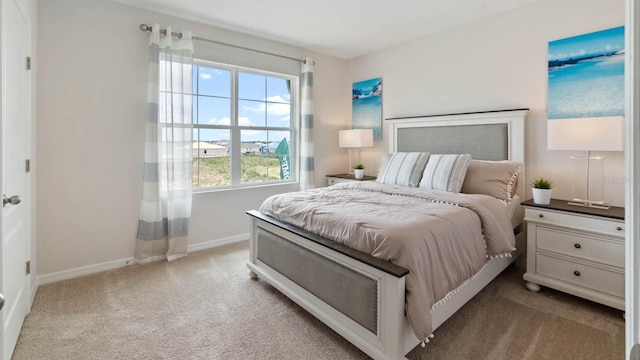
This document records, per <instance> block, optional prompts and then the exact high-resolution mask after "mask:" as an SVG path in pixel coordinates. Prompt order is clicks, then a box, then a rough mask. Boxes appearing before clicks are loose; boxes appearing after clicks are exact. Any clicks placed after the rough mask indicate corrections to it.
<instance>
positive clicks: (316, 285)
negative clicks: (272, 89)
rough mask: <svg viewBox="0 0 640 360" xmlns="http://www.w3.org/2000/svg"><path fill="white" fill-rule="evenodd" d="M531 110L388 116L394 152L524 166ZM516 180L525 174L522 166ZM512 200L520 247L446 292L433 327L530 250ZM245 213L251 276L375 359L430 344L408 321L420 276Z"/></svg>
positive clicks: (432, 315)
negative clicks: (415, 282) (526, 123)
mask: <svg viewBox="0 0 640 360" xmlns="http://www.w3.org/2000/svg"><path fill="white" fill-rule="evenodd" d="M526 114H527V109H515V110H503V111H490V112H480V113H465V114H452V115H437V116H419V117H409V118H394V119H387V120H386V121H385V124H386V125H387V127H386V130H387V134H388V144H389V153H390V154H393V153H397V152H420V151H429V152H431V153H432V154H434V153H440V154H471V156H472V158H473V159H476V160H487V161H501V160H510V161H513V162H516V163H519V164H520V165H521V169H524V165H525V164H524V120H525V117H526ZM519 178H520V179H524V170H522V171H520V172H519ZM520 183H521V185H520V186H519V187H518V193H517V195H518V196H519V199H523V198H524V189H525V186H524V185H522V181H520ZM363 185H364V184H363ZM336 187H341V188H349V187H356V185H353V184H351V185H350V184H341V186H337V185H336ZM369 187H370V188H371V189H365V190H367V191H373V190H372V189H374V188H375V189H376V191H378V190H377V188H378V187H380V186H379V185H377V184H370V185H369ZM322 191H324V190H322ZM380 191H383V192H384V191H386V190H385V189H382V190H380ZM443 196H445V198H443V199H444V200H441V199H439V198H438V199H431V200H432V202H447V201H448V199H449V198H448V197H446V196H447V195H446V194H444V195H443ZM516 199H518V197H516ZM510 203H512V204H513V203H514V202H510ZM515 203H516V205H515V206H513V208H511V209H510V211H512V212H513V213H514V214H516V215H515V216H514V218H515V219H516V221H515V222H514V223H513V225H515V226H516V228H515V229H514V230H513V231H514V232H515V233H516V235H515V245H516V250H514V251H511V250H512V247H511V248H510V249H509V251H510V252H509V253H508V254H506V255H508V256H495V257H493V259H491V260H490V261H488V262H486V264H484V265H483V266H482V268H481V270H480V271H477V272H475V273H473V274H471V276H469V277H468V278H467V279H465V280H464V281H462V282H461V283H460V284H459V286H457V287H456V288H455V289H454V290H453V291H450V292H448V293H447V294H446V296H445V297H443V298H442V299H436V300H438V301H435V303H434V304H433V306H431V307H430V311H429V312H430V314H429V316H428V321H429V322H430V323H429V324H428V325H429V326H428V329H430V330H435V329H437V327H438V326H440V325H441V324H442V323H444V321H445V320H446V319H448V318H449V317H450V316H451V315H453V314H454V313H455V312H456V311H457V310H458V309H459V308H460V307H462V306H463V305H464V304H465V303H466V302H467V301H468V300H470V299H471V298H472V297H473V296H474V295H475V294H477V293H478V292H479V291H480V290H481V289H482V288H484V287H485V286H486V285H487V284H488V283H489V282H491V280H492V279H493V278H495V277H496V276H497V275H498V274H499V273H500V272H502V270H504V269H505V268H506V267H507V266H508V265H509V264H511V263H512V262H513V261H514V260H515V259H516V258H517V257H518V256H519V255H520V249H524V248H525V245H524V242H525V239H524V234H523V233H522V232H519V229H521V227H520V226H518V225H519V221H517V218H518V217H519V218H520V220H521V215H518V214H521V212H519V211H518V209H517V208H519V205H518V204H517V201H516V202H515ZM247 213H248V214H249V215H250V221H251V230H250V259H249V262H248V264H247V265H248V267H249V269H250V275H251V277H252V278H258V277H259V278H261V279H263V280H265V281H267V282H269V283H270V284H271V285H273V286H274V287H275V288H277V289H278V290H279V291H281V292H282V293H283V294H285V295H286V296H288V297H289V298H290V299H292V300H293V301H295V302H296V303H298V304H299V305H300V306H302V307H303V308H305V309H306V310H307V311H309V312H310V313H311V314H313V315H314V316H315V317H317V318H318V319H320V320H321V321H323V322H324V323H325V324H326V325H328V326H329V327H331V328H332V329H333V330H334V331H336V332H337V333H339V334H340V335H341V336H343V337H344V338H345V339H347V340H348V341H350V342H351V343H352V344H354V345H355V346H357V347H358V348H360V349H361V350H362V351H363V352H365V353H366V354H368V355H369V356H371V357H372V358H374V359H405V355H406V354H407V353H408V352H409V351H411V350H412V349H413V348H414V347H415V346H416V345H418V344H420V343H422V344H423V345H424V343H425V342H428V338H429V336H426V337H424V338H418V336H416V331H415V321H414V324H413V325H414V326H412V324H411V321H410V320H409V319H408V317H409V316H408V315H410V314H411V312H410V310H411V306H407V307H406V308H405V297H406V296H407V291H408V289H409V288H407V279H408V278H409V279H410V276H415V273H412V274H411V275H410V271H409V269H408V268H406V267H402V266H399V265H396V264H394V263H392V262H389V261H385V260H383V259H380V258H378V257H374V256H371V255H369V254H367V253H364V252H360V251H357V250H355V249H354V248H352V247H348V246H346V245H344V244H342V243H340V242H336V241H334V240H329V239H327V238H325V237H322V236H320V235H318V232H316V233H312V232H311V231H307V230H304V229H302V228H301V227H298V226H294V225H292V224H291V223H290V222H289V221H286V220H287V219H286V218H285V219H281V220H278V219H276V218H275V217H273V216H267V215H265V214H264V213H261V212H258V211H255V210H252V211H248V212H247ZM510 220H513V219H510ZM509 230H511V228H510V229H509ZM487 254H488V253H487ZM500 255H503V254H500ZM410 283H411V282H410ZM412 291H413V290H412ZM407 299H408V298H407ZM440 300H441V301H440ZM414 319H415V318H414Z"/></svg>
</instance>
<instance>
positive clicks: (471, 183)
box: [462, 160, 522, 202]
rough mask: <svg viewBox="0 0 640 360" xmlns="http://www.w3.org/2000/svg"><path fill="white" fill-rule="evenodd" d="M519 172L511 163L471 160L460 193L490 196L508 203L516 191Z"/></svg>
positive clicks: (516, 166) (518, 167)
mask: <svg viewBox="0 0 640 360" xmlns="http://www.w3.org/2000/svg"><path fill="white" fill-rule="evenodd" d="M521 170H522V168H521V167H520V166H519V165H518V164H516V163H514V162H512V161H484V160H471V163H470V164H469V168H468V169H467V175H466V177H465V179H464V184H462V192H463V193H467V194H485V195H491V196H493V197H495V198H498V199H501V200H506V201H508V202H510V201H511V198H512V197H513V195H514V194H515V193H516V190H518V174H520V171H521Z"/></svg>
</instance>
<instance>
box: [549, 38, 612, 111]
mask: <svg viewBox="0 0 640 360" xmlns="http://www.w3.org/2000/svg"><path fill="white" fill-rule="evenodd" d="M548 55H549V60H548V61H549V63H548V64H549V65H548V66H549V68H548V85H549V86H548V98H547V116H548V119H549V120H550V121H551V120H554V119H576V118H593V117H609V116H624V26H620V27H616V28H612V29H607V30H602V31H597V32H593V33H589V34H584V35H579V36H574V37H570V38H566V39H561V40H555V41H551V42H549V54H548Z"/></svg>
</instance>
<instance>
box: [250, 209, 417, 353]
mask: <svg viewBox="0 0 640 360" xmlns="http://www.w3.org/2000/svg"><path fill="white" fill-rule="evenodd" d="M247 213H248V214H249V215H251V216H250V219H251V237H250V261H249V263H248V264H247V266H248V267H249V269H250V270H251V271H252V273H253V274H254V275H257V276H259V277H260V278H262V279H264V280H265V281H267V282H269V283H270V284H271V285H273V286H274V287H275V288H277V289H278V290H279V291H281V292H282V293H283V294H285V295H286V296H287V297H289V298H290V299H291V300H293V301H294V302H296V303H297V304H298V305H300V306H302V307H303V308H304V309H305V310H307V311H308V312H310V313H311V314H313V315H314V316H315V317H317V318H318V319H319V320H321V321H322V322H324V323H325V324H326V325H327V326H329V327H330V328H332V329H333V330H334V331H336V332H337V333H339V334H340V335H341V336H343V337H344V338H346V339H347V340H348V341H350V342H351V343H352V344H354V345H355V346H357V347H358V348H360V349H361V350H362V351H363V352H365V353H366V354H367V355H369V356H371V357H372V358H374V359H385V360H390V359H394V360H397V359H405V356H404V355H405V344H404V338H405V334H404V331H405V327H404V322H405V318H404V303H405V299H404V296H405V276H406V275H407V274H408V273H409V271H408V270H407V269H405V268H402V267H399V266H396V265H394V264H390V263H388V262H386V261H382V260H380V259H376V258H374V257H372V256H369V255H367V254H363V253H360V252H358V251H355V250H353V249H351V248H348V247H346V246H343V245H341V244H338V243H335V242H332V241H328V240H326V239H322V238H320V237H318V236H316V235H314V234H311V233H309V232H306V231H304V230H301V229H298V228H295V227H292V226H291V225H288V224H285V223H282V222H279V221H277V220H275V219H272V218H269V217H267V216H265V215H263V214H261V213H259V212H257V211H249V212H247Z"/></svg>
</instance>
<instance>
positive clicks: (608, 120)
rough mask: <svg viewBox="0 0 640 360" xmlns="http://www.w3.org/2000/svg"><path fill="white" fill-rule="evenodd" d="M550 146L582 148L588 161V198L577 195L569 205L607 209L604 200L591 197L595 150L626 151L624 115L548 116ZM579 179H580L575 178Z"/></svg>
mask: <svg viewBox="0 0 640 360" xmlns="http://www.w3.org/2000/svg"><path fill="white" fill-rule="evenodd" d="M547 148H548V149H549V150H582V151H585V161H586V167H587V168H586V173H587V179H586V188H587V193H586V198H585V199H578V198H574V199H573V200H572V201H570V202H569V204H570V205H576V206H585V207H592V208H599V209H608V208H609V206H607V205H605V204H604V201H600V200H592V199H591V180H590V176H589V173H590V171H591V160H592V159H604V156H599V157H593V156H592V155H591V152H592V151H624V118H623V117H621V116H608V117H591V118H577V119H549V120H548V121H547ZM575 180H576V181H578V179H575Z"/></svg>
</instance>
